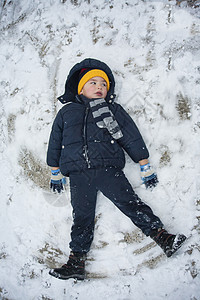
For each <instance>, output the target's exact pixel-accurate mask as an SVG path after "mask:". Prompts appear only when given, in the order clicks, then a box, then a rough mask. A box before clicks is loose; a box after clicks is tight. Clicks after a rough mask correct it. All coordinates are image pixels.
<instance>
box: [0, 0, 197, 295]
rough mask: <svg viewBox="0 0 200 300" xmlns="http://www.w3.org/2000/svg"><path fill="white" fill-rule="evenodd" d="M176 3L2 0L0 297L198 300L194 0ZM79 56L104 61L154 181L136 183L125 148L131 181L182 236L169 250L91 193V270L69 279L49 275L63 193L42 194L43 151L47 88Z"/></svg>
mask: <svg viewBox="0 0 200 300" xmlns="http://www.w3.org/2000/svg"><path fill="white" fill-rule="evenodd" d="M179 2H180V5H179V6H178V5H176V1H139V0H128V1H124V0H122V1H121V0H120V1H113V0H110V1H106V0H104V1H100V0H96V1H95V0H90V1H89V0H88V1H83V0H82V1H79V0H78V1H75V0H74V1H71V2H70V1H59V0H49V1H42V0H38V1H32V0H15V1H9V0H5V1H1V4H0V19H1V23H0V35H1V37H0V41H1V45H0V69H1V78H0V94H1V98H0V99H1V105H0V114H1V119H0V120H1V123H0V131H1V144H0V153H1V173H0V182H1V202H0V216H1V219H0V222H1V223H0V225H1V226H0V268H1V272H0V298H1V299H9V300H21V299H27V300H29V299H31V300H32V299H34V300H36V299H45V300H47V299H48V300H49V299H56V300H57V299H58V300H60V299H65V300H68V299H70V300H72V299H73V300H74V299H78V300H85V299H95V300H102V299H105V300H110V299H114V300H132V299H139V300H142V299H147V300H150V299H151V300H157V299H159V300H160V299H170V300H172V299H173V300H174V299H176V300H182V299H184V300H197V299H200V288H199V286H200V255H199V254H200V253H199V252H200V242H199V237H200V225H199V222H200V221H199V220H200V212H199V210H200V208H199V206H200V192H199V191H200V182H199V172H200V171H199V170H200V163H199V158H200V154H199V146H200V142H199V134H200V118H199V117H200V113H199V112H200V47H199V45H200V20H199V17H200V8H199V7H198V5H199V4H198V3H199V1H188V4H187V2H186V1H179ZM192 2H194V4H196V6H195V7H194V6H193V5H192ZM86 57H93V58H97V59H100V60H103V61H105V62H106V63H108V64H109V66H110V67H111V68H112V70H113V72H114V75H115V79H116V93H117V100H116V101H118V102H119V103H120V104H122V105H123V106H124V107H125V108H126V110H127V111H128V112H129V113H130V115H131V116H132V117H133V119H134V120H135V122H136V123H137V125H138V126H139V128H140V130H141V132H142V134H143V137H144V139H145V141H146V143H147V145H148V147H149V150H150V153H151V163H152V164H153V165H154V167H155V168H156V171H157V174H158V178H159V181H160V183H159V185H158V187H157V188H156V189H155V190H154V191H152V192H150V191H146V190H144V189H143V188H141V187H140V174H139V167H138V165H137V164H134V163H133V162H132V161H131V160H130V158H128V157H127V165H126V169H125V172H126V174H127V176H128V178H129V179H130V181H131V183H132V184H133V186H134V187H135V189H136V191H137V193H138V194H139V196H140V197H141V198H142V199H143V200H144V201H145V202H147V203H148V204H149V205H150V206H151V207H152V209H153V210H154V212H155V213H156V214H157V215H158V216H159V217H160V218H161V219H162V221H163V222H164V224H165V226H166V228H167V229H168V230H169V231H171V232H173V233H179V232H181V233H184V234H185V235H187V236H188V237H190V238H189V239H188V241H187V242H186V243H185V245H184V247H182V249H180V251H179V252H178V253H177V255H175V256H174V257H172V258H166V257H165V256H164V255H163V253H162V251H161V250H160V248H159V247H157V246H155V244H154V243H152V240H151V239H150V238H147V237H145V236H143V234H142V233H141V232H140V231H139V230H138V229H137V228H136V227H135V226H133V225H132V223H131V222H130V220H129V219H127V218H126V217H125V216H124V215H122V214H121V213H120V212H119V211H118V210H117V209H116V208H115V207H114V206H113V205H112V204H111V203H110V202H109V201H108V200H107V199H106V198H105V197H103V196H102V195H101V194H100V195H99V199H98V204H97V212H96V214H97V218H96V219H97V220H96V233H95V239H94V243H93V246H92V249H91V251H90V254H89V257H88V262H87V271H88V279H87V280H86V281H85V282H78V283H74V281H73V280H69V281H59V280H57V279H54V278H52V277H50V276H49V275H48V270H49V268H51V267H53V266H59V265H60V264H62V263H64V262H65V261H66V259H67V256H68V254H69V248H68V242H69V240H70V227H71V222H72V218H71V206H70V200H69V195H68V193H67V199H66V200H65V202H64V203H61V202H60V201H57V202H56V203H52V202H51V201H50V198H49V200H48V199H47V197H45V192H44V191H45V190H46V189H47V188H48V181H49V169H48V168H47V167H46V164H45V157H46V148H47V142H48V138H49V133H50V129H51V125H52V121H53V119H54V117H55V114H56V112H57V111H58V109H59V108H60V107H61V105H60V104H59V103H58V102H57V101H56V96H59V95H61V94H62V93H63V91H64V82H65V79H66V76H67V74H68V71H69V69H70V68H71V67H72V66H73V65H74V64H75V63H77V62H79V61H81V60H82V59H84V58H86Z"/></svg>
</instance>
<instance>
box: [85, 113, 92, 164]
mask: <svg viewBox="0 0 200 300" xmlns="http://www.w3.org/2000/svg"><path fill="white" fill-rule="evenodd" d="M88 113H89V108H88V107H86V110H85V118H84V127H83V137H84V146H83V155H84V157H85V160H86V163H87V166H88V168H90V167H91V166H90V160H89V156H88V145H87V118H88Z"/></svg>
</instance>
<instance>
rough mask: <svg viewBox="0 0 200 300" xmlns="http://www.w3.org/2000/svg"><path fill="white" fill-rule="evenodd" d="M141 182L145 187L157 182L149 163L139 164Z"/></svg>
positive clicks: (154, 184) (150, 186)
mask: <svg viewBox="0 0 200 300" xmlns="http://www.w3.org/2000/svg"><path fill="white" fill-rule="evenodd" d="M140 170H141V179H142V183H143V184H144V185H145V187H146V189H152V188H154V187H155V186H156V185H157V183H158V178H157V175H156V173H155V172H154V170H153V169H152V167H151V165H150V163H148V164H146V165H143V166H140Z"/></svg>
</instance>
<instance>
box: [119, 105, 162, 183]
mask: <svg viewBox="0 0 200 300" xmlns="http://www.w3.org/2000/svg"><path fill="white" fill-rule="evenodd" d="M117 107H118V108H117V110H116V114H115V117H116V119H117V122H119V125H120V128H121V130H122V133H123V137H122V138H121V139H119V140H118V142H119V144H120V145H121V146H122V147H123V148H124V150H125V151H126V152H127V153H128V155H129V156H130V157H131V158H132V159H133V161H134V162H136V163H139V164H140V171H141V179H142V182H143V184H144V185H145V186H146V188H152V187H154V186H156V185H157V183H158V179H157V175H156V173H155V172H154V170H153V168H152V167H151V165H150V163H149V160H148V158H149V152H148V149H147V147H146V145H145V143H144V140H143V138H142V136H141V134H140V132H139V130H138V128H137V126H136V124H135V122H134V121H133V120H132V118H131V117H130V116H129V114H128V113H127V112H126V111H125V110H124V109H123V108H122V107H121V106H120V105H119V104H118V105H117Z"/></svg>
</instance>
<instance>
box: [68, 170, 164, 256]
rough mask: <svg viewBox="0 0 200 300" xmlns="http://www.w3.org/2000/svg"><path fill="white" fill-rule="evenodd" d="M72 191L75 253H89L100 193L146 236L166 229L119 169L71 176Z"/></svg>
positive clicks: (72, 237) (72, 246) (72, 243)
mask: <svg viewBox="0 0 200 300" xmlns="http://www.w3.org/2000/svg"><path fill="white" fill-rule="evenodd" d="M70 191H71V203H72V207H73V225H72V230H71V242H70V248H71V250H72V251H73V252H81V253H87V252H88V251H89V250H90V246H91V243H92V240H93V235H94V219H95V207H96V199H97V192H98V191H101V192H102V193H103V194H104V195H105V196H106V197H107V198H108V199H110V200H111V201H112V202H113V203H114V204H115V205H116V206H117V207H118V208H119V209H120V210H121V211H122V212H123V213H124V214H125V215H126V216H128V217H129V218H130V219H131V221H132V222H133V223H134V224H135V225H136V226H137V227H139V228H140V229H141V230H142V232H143V233H144V234H145V235H146V236H149V234H150V232H151V231H152V230H153V229H156V228H160V227H163V224H162V222H161V221H160V219H159V218H158V217H157V216H155V215H154V214H153V212H152V210H151V208H150V207H149V206H148V205H146V204H145V203H144V202H142V201H141V199H140V198H139V197H138V196H137V195H136V194H135V192H134V190H133V188H132V186H131V185H130V183H129V181H128V180H127V178H126V177H125V175H124V173H123V171H122V170H120V169H116V168H113V167H109V168H106V169H97V170H94V169H88V170H86V171H82V172H80V173H73V174H70Z"/></svg>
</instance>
